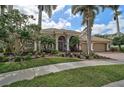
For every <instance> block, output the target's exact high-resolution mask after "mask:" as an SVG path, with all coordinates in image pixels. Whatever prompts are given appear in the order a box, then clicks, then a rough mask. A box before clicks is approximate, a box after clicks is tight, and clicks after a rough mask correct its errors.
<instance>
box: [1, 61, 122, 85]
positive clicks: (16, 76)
mask: <svg viewBox="0 0 124 93" xmlns="http://www.w3.org/2000/svg"><path fill="white" fill-rule="evenodd" d="M114 64H123V63H121V62H117V61H112V60H85V61H80V62H69V63H59V64H52V65H46V66H40V67H35V68H29V69H24V70H18V71H13V72H7V73H3V74H0V86H3V85H7V84H10V83H13V82H16V81H20V80H25V79H27V80H28V79H33V78H34V77H36V76H41V75H45V74H49V73H55V72H59V71H63V70H69V69H74V68H79V67H88V66H97V65H114Z"/></svg>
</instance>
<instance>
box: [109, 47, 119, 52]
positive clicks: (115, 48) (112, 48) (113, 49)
mask: <svg viewBox="0 0 124 93" xmlns="http://www.w3.org/2000/svg"><path fill="white" fill-rule="evenodd" d="M110 51H112V52H117V51H118V48H117V47H111V48H110Z"/></svg>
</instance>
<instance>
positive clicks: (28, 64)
mask: <svg viewBox="0 0 124 93" xmlns="http://www.w3.org/2000/svg"><path fill="white" fill-rule="evenodd" d="M75 61H80V59H78V58H67V57H51V58H50V57H49V58H38V59H32V60H29V61H24V62H1V63H0V73H4V72H10V71H16V70H21V69H26V68H32V67H38V66H43V65H49V64H56V63H64V62H75Z"/></svg>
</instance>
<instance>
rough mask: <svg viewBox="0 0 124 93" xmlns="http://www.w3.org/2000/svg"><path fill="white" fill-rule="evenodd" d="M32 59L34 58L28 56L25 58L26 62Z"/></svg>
mask: <svg viewBox="0 0 124 93" xmlns="http://www.w3.org/2000/svg"><path fill="white" fill-rule="evenodd" d="M31 59H32V56H31V55H27V56H25V58H24V60H31Z"/></svg>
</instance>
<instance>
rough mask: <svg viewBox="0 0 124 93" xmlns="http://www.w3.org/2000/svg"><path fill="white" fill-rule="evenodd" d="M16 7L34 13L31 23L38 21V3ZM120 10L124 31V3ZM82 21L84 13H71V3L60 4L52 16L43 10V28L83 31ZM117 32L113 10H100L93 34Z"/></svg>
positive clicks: (122, 29)
mask: <svg viewBox="0 0 124 93" xmlns="http://www.w3.org/2000/svg"><path fill="white" fill-rule="evenodd" d="M14 8H15V9H19V11H20V12H22V13H24V14H27V15H33V16H34V18H35V19H36V20H30V21H31V23H36V24H37V23H38V8H37V6H36V5H28V6H22V5H15V6H14ZM119 11H121V12H122V14H121V15H120V16H119V23H120V31H121V32H123V33H124V5H121V6H120V7H119ZM81 22H82V15H79V14H77V15H72V14H71V5H58V6H57V8H56V10H54V11H53V13H52V17H51V18H49V17H48V15H47V14H46V13H45V12H42V28H43V29H46V28H58V29H68V30H74V31H78V32H81V31H83V29H84V28H85V27H86V26H85V25H81ZM116 32H117V28H116V22H115V20H114V19H113V11H112V10H111V9H105V11H104V12H100V13H99V14H98V15H97V16H96V18H95V21H94V25H93V31H92V34H93V35H94V34H113V33H116Z"/></svg>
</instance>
